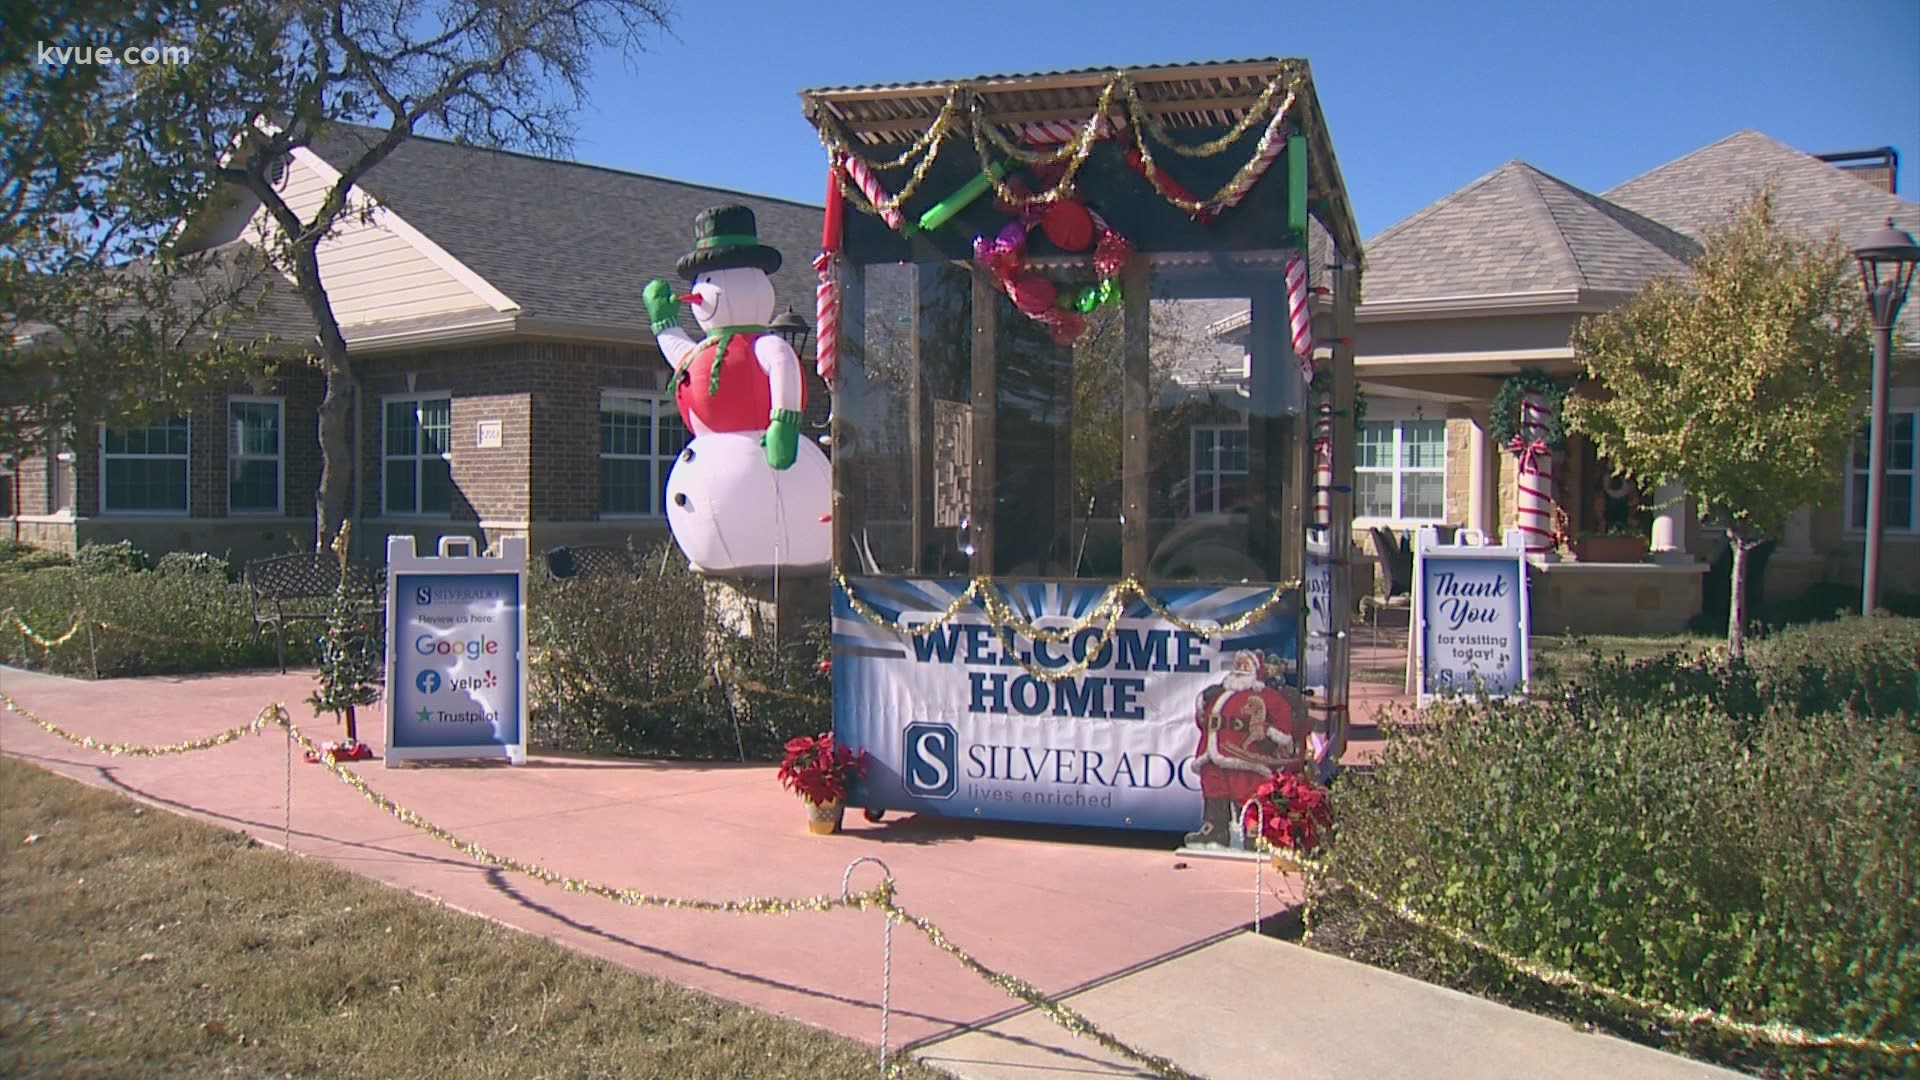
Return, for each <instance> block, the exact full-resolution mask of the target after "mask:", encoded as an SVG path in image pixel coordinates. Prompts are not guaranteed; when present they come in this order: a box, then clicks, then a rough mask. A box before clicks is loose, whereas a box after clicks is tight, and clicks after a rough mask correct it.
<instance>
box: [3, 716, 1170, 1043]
mask: <svg viewBox="0 0 1920 1080" xmlns="http://www.w3.org/2000/svg"><path fill="white" fill-rule="evenodd" d="M0 703H4V704H5V706H6V709H7V711H9V712H12V713H16V714H18V715H20V716H22V717H24V718H25V719H26V720H28V721H29V722H31V723H32V724H34V725H35V726H36V727H39V728H40V729H41V730H43V731H46V732H47V733H49V734H51V735H56V736H58V737H60V738H62V739H65V740H67V741H68V742H70V743H73V744H74V745H76V746H82V747H85V748H87V749H89V750H107V748H109V747H113V748H115V749H114V750H113V751H110V752H113V753H115V755H116V756H118V755H119V754H131V755H134V756H143V757H159V756H163V755H166V754H177V753H186V752H188V751H189V750H194V749H205V748H207V747H211V746H217V745H222V744H223V743H225V742H232V741H233V740H234V739H236V738H238V737H239V736H240V735H242V734H246V733H248V732H255V733H257V732H258V731H260V730H261V729H262V728H264V727H265V726H266V725H268V724H270V723H271V724H274V725H277V726H280V727H283V728H285V729H286V731H287V734H288V736H289V737H291V738H292V739H293V740H294V741H295V742H296V743H298V744H299V745H300V746H301V747H302V749H304V750H305V751H306V752H307V753H308V754H311V755H313V756H314V758H315V761H316V762H317V763H318V764H320V765H322V766H324V767H325V768H326V769H327V771H328V772H331V773H332V774H333V775H334V777H335V778H336V779H338V780H339V781H340V782H341V783H343V784H345V785H347V786H348V787H350V788H352V789H353V790H354V791H356V792H358V793H359V794H360V795H361V797H363V798H365V799H366V800H367V801H368V802H370V803H372V804H373V805H374V806H375V807H376V808H377V809H379V810H381V811H382V812H384V813H386V814H387V815H388V816H389V817H392V818H393V819H394V820H395V821H398V822H400V823H401V824H403V825H407V826H409V827H411V828H413V829H416V830H418V831H420V832H423V833H425V834H427V835H428V836H431V837H433V838H434V839H436V840H439V841H441V842H442V843H445V844H447V845H448V846H450V847H452V848H454V849H455V850H456V851H459V852H460V853H461V854H463V855H466V856H467V857H468V858H471V859H473V860H474V861H475V862H478V863H480V864H482V865H484V866H489V867H493V868H496V869H500V870H508V871H511V872H513V873H517V874H520V875H523V876H525V877H530V878H532V879H534V880H535V881H538V882H540V883H541V884H543V885H550V886H554V887H556V888H559V889H561V890H563V891H565V892H569V893H576V894H580V895H586V896H598V897H601V898H603V899H606V900H611V901H613V902H615V903H618V904H622V905H625V906H627V907H654V908H665V909H669V910H679V911H704V912H711V913H715V914H739V915H792V914H797V913H801V912H815V911H833V910H836V909H840V908H846V909H850V910H855V911H867V910H875V911H880V912H882V913H883V914H885V915H886V916H887V917H888V918H889V919H892V920H895V921H898V922H901V923H904V924H906V925H908V926H911V927H913V928H914V929H915V930H918V931H919V932H920V933H921V934H922V935H923V936H925V937H926V939H927V941H928V943H929V944H931V945H932V946H933V947H934V948H936V949H939V950H940V951H941V952H943V953H945V954H947V955H948V956H950V957H952V958H953V959H954V961H955V962H957V963H958V964H960V966H961V967H963V968H965V969H967V970H968V971H970V972H972V973H973V974H975V975H977V976H979V977H980V978H981V979H983V980H984V981H986V982H988V983H990V984H992V985H993V986H995V987H997V988H998V989H999V990H1001V991H1002V992H1003V993H1005V994H1007V995H1008V996H1009V997H1012V998H1014V999H1016V1000H1018V1001H1023V1002H1025V1003H1027V1004H1028V1005H1030V1006H1032V1007H1033V1008H1034V1009H1035V1010H1037V1011H1039V1012H1040V1013H1042V1014H1044V1015H1045V1016H1046V1017H1047V1018H1048V1019H1049V1020H1051V1021H1053V1022H1054V1023H1056V1024H1058V1025H1060V1027H1061V1028H1063V1029H1065V1030H1066V1031H1067V1032H1068V1033H1069V1034H1072V1035H1076V1036H1081V1037H1085V1038H1089V1039H1092V1040H1094V1041H1095V1042H1097V1043H1099V1044H1100V1045H1101V1046H1104V1047H1106V1048H1107V1049H1109V1050H1112V1051H1113V1052H1115V1053H1117V1054H1120V1055H1121V1056H1123V1057H1126V1058H1129V1059H1131V1060H1133V1061H1136V1062H1138V1063H1140V1064H1141V1065H1144V1066H1146V1067H1147V1068H1149V1069H1151V1070H1153V1072H1155V1073H1156V1074H1158V1075H1160V1076H1163V1077H1168V1078H1170V1080H1198V1078H1197V1077H1195V1076H1194V1074H1192V1073H1189V1072H1187V1071H1186V1070H1185V1069H1182V1068H1181V1067H1180V1066H1178V1065H1177V1064H1175V1063H1174V1062H1173V1061H1171V1060H1170V1059H1168V1058H1164V1057H1160V1056H1159V1055H1156V1054H1151V1053H1148V1052H1147V1051H1144V1050H1139V1049H1136V1048H1134V1047H1132V1046H1130V1045H1128V1044H1127V1043H1125V1042H1123V1041H1121V1040H1120V1039H1119V1038H1117V1037H1115V1036H1114V1035H1112V1034H1111V1033H1109V1032H1107V1031H1106V1030H1104V1029H1102V1028H1101V1027H1100V1026H1099V1025H1098V1024H1095V1023H1094V1022H1093V1021H1092V1020H1090V1019H1088V1018H1087V1017H1086V1016H1084V1015H1082V1014H1081V1013H1079V1012H1076V1011H1075V1010H1074V1009H1072V1008H1071V1007H1069V1006H1067V1005H1066V1004H1064V1003H1062V1002H1059V1001H1057V1000H1055V999H1053V998H1050V997H1048V996H1047V995H1045V994H1043V993H1041V992H1040V991H1039V990H1038V989H1036V988H1035V987H1034V986H1033V985H1032V984H1031V983H1028V982H1026V981H1025V980H1023V979H1020V978H1018V977H1016V976H1012V975H1008V974H1006V973H1004V972H1000V971H996V970H995V969H993V968H990V967H988V966H987V965H985V964H983V963H981V962H980V961H979V960H978V959H976V958H975V957H974V956H973V954H971V953H969V952H967V951H966V950H965V949H962V948H961V947H960V946H958V945H956V944H954V943H953V941H952V940H951V939H949V938H948V937H947V935H946V932H945V931H944V930H942V929H941V928H940V927H939V926H938V925H936V924H935V923H934V922H933V921H932V920H930V919H927V918H926V917H924V916H921V915H916V914H914V913H913V912H911V911H908V910H907V909H906V908H903V907H901V906H900V904H899V903H898V901H896V900H895V899H894V881H893V878H892V876H891V875H889V876H888V877H887V878H885V879H884V880H882V881H881V882H880V883H879V884H878V885H875V886H874V887H873V888H871V889H867V890H865V891H863V892H858V893H848V892H843V893H842V894H841V895H839V896H830V895H824V894H823V895H816V896H807V897H757V896H749V897H746V898H744V899H739V900H706V899H700V898H690V897H677V896H661V895H658V894H654V893H647V892H642V891H640V890H638V889H623V888H619V887H617V886H613V885H607V884H603V883H600V882H596V881H590V880H587V879H584V878H570V877H567V876H566V875H564V874H561V873H559V872H557V871H554V870H551V869H548V868H547V867H544V866H541V865H539V864H538V863H529V862H524V861H522V860H519V859H516V858H513V857H512V856H509V855H501V854H498V853H496V852H494V851H491V850H489V849H488V848H486V847H484V846H482V845H480V844H479V843H477V842H475V841H470V840H462V839H460V837H458V836H456V835H454V834H453V833H451V832H449V831H447V830H446V829H443V828H441V827H440V826H438V825H435V824H434V823H433V822H431V821H428V820H427V819H425V818H423V817H421V816H420V815H419V814H417V813H415V812H414V811H412V810H410V809H408V808H407V807H405V806H402V805H400V804H399V803H397V802H395V801H394V800H392V799H391V798H388V797H387V796H385V795H382V794H381V793H380V792H378V791H375V790H374V789H373V787H372V786H371V785H369V784H368V783H367V782H366V781H365V780H363V779H361V777H360V776H359V774H357V773H355V772H353V771H352V770H350V769H348V768H347V767H346V766H344V765H342V764H340V763H339V762H337V761H334V760H333V759H332V758H331V757H329V756H327V755H326V754H325V753H323V752H322V751H321V748H320V747H319V746H317V745H315V744H314V742H313V740H312V739H310V738H308V737H307V735H306V734H305V733H304V732H302V731H301V730H300V729H299V727H298V726H296V725H295V724H294V723H293V719H292V717H291V716H290V715H289V714H288V712H287V708H286V706H285V705H282V704H279V703H275V704H272V705H268V706H265V707H264V708H262V709H261V710H260V712H259V714H258V715H257V716H256V717H255V718H254V719H253V720H252V721H251V722H249V723H246V724H242V725H239V726H238V727H235V728H229V729H228V730H227V731H225V732H221V733H220V734H218V735H214V736H209V737H208V738H206V739H195V740H189V741H188V742H185V743H174V744H169V745H165V746H146V747H141V746H133V745H131V744H126V743H102V742H99V741H98V740H96V739H94V738H92V737H91V736H81V735H77V734H75V733H73V732H70V731H67V730H66V729H65V728H62V727H60V726H59V725H57V724H54V723H52V722H50V721H48V720H46V719H45V718H43V717H41V716H39V715H38V714H36V713H34V712H33V711H32V710H30V709H27V708H26V707H25V706H23V705H21V704H20V703H19V702H17V701H15V700H14V699H13V697H12V696H11V695H9V694H7V693H6V692H4V691H0ZM216 740H217V741H216Z"/></svg>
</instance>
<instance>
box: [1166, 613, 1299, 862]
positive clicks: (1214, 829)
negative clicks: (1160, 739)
mask: <svg viewBox="0 0 1920 1080" xmlns="http://www.w3.org/2000/svg"><path fill="white" fill-rule="evenodd" d="M1267 670H1268V669H1267V666H1266V664H1265V662H1264V657H1262V656H1261V654H1260V653H1258V652H1255V651H1242V652H1237V653H1235V654H1234V656H1233V667H1232V669H1231V670H1230V671H1229V672H1228V673H1227V675H1226V677H1225V678H1224V679H1222V680H1221V681H1220V683H1219V684H1218V685H1215V686H1209V687H1208V688H1207V689H1206V690H1205V691H1203V692H1202V693H1201V694H1200V700H1199V702H1198V703H1197V706H1196V708H1195V709H1194V722H1195V723H1196V724H1198V725H1199V728H1200V741H1199V744H1198V745H1197V746H1196V747H1195V748H1194V751H1193V771H1194V774H1195V775H1197V776H1198V777H1199V778H1200V797H1201V799H1202V804H1203V816H1202V819H1201V825H1200V828H1199V830H1198V831H1195V832H1190V833H1188V834H1187V843H1188V844H1189V845H1200V844H1205V845H1211V846H1218V847H1225V846H1227V845H1229V844H1231V843H1232V837H1233V823H1234V822H1235V821H1236V820H1238V816H1239V813H1240V808H1241V807H1242V806H1244V805H1246V803H1247V800H1249V799H1251V798H1253V795H1254V791H1255V789H1257V788H1258V787H1259V786H1260V785H1261V784H1262V783H1264V782H1266V780H1267V778H1268V777H1270V776H1272V775H1273V774H1274V773H1275V772H1277V771H1279V770H1281V769H1297V768H1299V767H1300V765H1301V762H1302V760H1303V759H1304V757H1305V751H1306V747H1307V737H1308V735H1309V734H1311V730H1310V729H1311V723H1312V721H1311V719H1310V718H1309V717H1308V716H1307V711H1306V709H1305V708H1304V707H1303V703H1302V702H1301V700H1300V697H1299V693H1298V691H1296V690H1294V689H1293V688H1292V687H1288V686H1284V685H1282V686H1273V685H1269V683H1268V682H1267V680H1266V678H1265V676H1266V674H1267Z"/></svg>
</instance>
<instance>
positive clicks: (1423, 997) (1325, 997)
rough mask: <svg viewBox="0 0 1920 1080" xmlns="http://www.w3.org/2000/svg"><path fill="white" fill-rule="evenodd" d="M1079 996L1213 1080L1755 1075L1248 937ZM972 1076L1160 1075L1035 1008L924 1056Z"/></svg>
mask: <svg viewBox="0 0 1920 1080" xmlns="http://www.w3.org/2000/svg"><path fill="white" fill-rule="evenodd" d="M1067 1004H1068V1005H1070V1006H1072V1007H1073V1008H1074V1009H1075V1010H1077V1011H1078V1012H1080V1013H1082V1014H1084V1015H1085V1016H1086V1017H1087V1018H1088V1019H1089V1020H1092V1021H1093V1022H1094V1023H1096V1024H1099V1025H1101V1026H1102V1027H1103V1028H1105V1029H1106V1030H1108V1031H1116V1032H1118V1031H1126V1032H1137V1033H1139V1035H1138V1041H1137V1042H1136V1043H1135V1045H1136V1046H1137V1047H1138V1048H1140V1049H1143V1050H1147V1051H1149V1052H1151V1053H1156V1054H1160V1055H1162V1056H1165V1057H1168V1058H1171V1059H1172V1060H1174V1061H1176V1062H1178V1063H1179V1064H1180V1065H1181V1067H1183V1068H1186V1069H1189V1070H1192V1071H1194V1072H1197V1073H1200V1074H1202V1075H1205V1076H1209V1077H1212V1078H1213V1080H1269V1078H1271V1077H1286V1078H1288V1080H1323V1078H1324V1080H1336V1078H1354V1077H1367V1078H1371V1077H1399V1076H1418V1077H1447V1078H1450V1080H1595V1078H1599V1077H1634V1078H1643V1080H1731V1078H1734V1077H1738V1076H1740V1075H1741V1074H1739V1073H1734V1072H1729V1071H1727V1070H1725V1069H1721V1068H1718V1067H1716V1066H1712V1065H1705V1064H1701V1063H1700V1062H1696V1061H1689V1060H1687V1059H1685V1058H1681V1057H1675V1056H1673V1055H1671V1054H1663V1053H1661V1052H1660V1051H1658V1050H1652V1049H1649V1048H1647V1047H1644V1046H1640V1045H1638V1044H1636V1043H1631V1042H1627V1041H1625V1040H1623V1039H1616V1038H1613V1037H1611V1036H1607V1035H1590V1034H1585V1033H1582V1032H1580V1031H1578V1030H1576V1029H1574V1028H1572V1027H1570V1026H1568V1025H1566V1024H1564V1023H1561V1022H1559V1021H1556V1020H1550V1019H1548V1018H1546V1017H1543V1016H1534V1015H1532V1014H1531V1013H1524V1012H1519V1011H1516V1010H1514V1009H1509V1008H1507V1007H1506V1006H1504V1005H1496V1004H1494V1003H1493V1002H1490V1001H1483V1000H1481V999H1479V998H1476V997H1471V996H1469V995H1466V994H1462V993H1458V992H1456V991H1453V990H1447V989H1444V988H1441V987H1438V986H1431V985H1429V984H1427V983H1423V982H1417V981H1415V980H1413V979H1408V978H1405V977H1403V976H1400V975H1395V974H1393V973H1392V972H1388V971H1382V970H1380V969H1378V968H1371V967H1367V966H1366V965H1364V964H1357V963H1354V962H1353V961H1351V960H1343V959H1341V958H1339V957H1336V956H1329V955H1327V954H1325V953H1319V952H1315V951H1313V950H1312V949H1306V948H1302V947H1300V946H1298V945H1291V944H1288V943H1286V942H1283V941H1280V940H1278V939H1276V938H1269V937H1259V936H1256V935H1254V934H1236V935H1234V936H1232V937H1230V938H1226V939H1224V940H1221V941H1218V942H1215V943H1213V944H1210V945H1207V946H1205V947H1202V948H1200V949H1196V950H1194V951H1192V952H1189V953H1186V954H1183V955H1181V956H1177V957H1173V958H1171V959H1168V960H1166V961H1163V962H1161V963H1159V964H1156V965H1154V966H1152V967H1149V968H1147V969H1145V970H1143V971H1139V972H1136V973H1133V974H1131V975H1127V976H1125V977H1122V978H1119V979H1116V980H1113V981H1112V982H1108V983H1104V984H1102V985H1100V986H1096V987H1093V988H1092V989H1089V990H1086V991H1084V992H1082V993H1079V994H1075V995H1073V996H1072V997H1070V998H1068V999H1067ZM915 1056H916V1057H918V1058H919V1059H920V1060H921V1061H923V1062H925V1063H926V1064H928V1065H932V1066H933V1067H935V1068H938V1069H942V1070H945V1071H947V1072H950V1073H952V1074H954V1075H955V1076H958V1077H962V1078H963V1080H1016V1078H1023V1077H1034V1076H1052V1075H1069V1074H1070V1075H1073V1076H1089V1077H1095V1076H1116V1077H1140V1076H1151V1075H1152V1074H1151V1073H1149V1072H1146V1071H1145V1070H1142V1069H1141V1068H1139V1067H1138V1066H1135V1065H1133V1064H1132V1063H1130V1062H1128V1061H1126V1060H1125V1059H1124V1058H1120V1057H1118V1056H1116V1055H1113V1054H1111V1053H1109V1052H1107V1051H1106V1050H1104V1049H1102V1048H1101V1047H1099V1046H1097V1045H1095V1044H1093V1043H1091V1042H1089V1041H1088V1040H1086V1039H1075V1038H1074V1037H1072V1036H1071V1035H1068V1034H1067V1033H1066V1032H1064V1031H1062V1030H1061V1029H1060V1027H1059V1026H1058V1025H1056V1024H1054V1023H1053V1022H1052V1021H1050V1020H1048V1019H1047V1018H1046V1017H1044V1016H1041V1015H1039V1014H1038V1013H1034V1012H1023V1013H1020V1014H1019V1015H1017V1016H1013V1017H1009V1018H1007V1019H1005V1020H1002V1021H1000V1022H998V1023H995V1024H991V1025H988V1026H986V1027H984V1028H982V1029H980V1030H977V1031H971V1032H966V1033H964V1034H960V1035H956V1036H953V1037H952V1038H947V1039H942V1040H939V1041H937V1042H932V1043H929V1044H927V1045H925V1046H922V1047H921V1048H920V1049H919V1050H918V1051H917V1052H916V1054H915Z"/></svg>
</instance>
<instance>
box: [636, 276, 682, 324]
mask: <svg viewBox="0 0 1920 1080" xmlns="http://www.w3.org/2000/svg"><path fill="white" fill-rule="evenodd" d="M640 300H641V302H643V303H645V304H646V305H647V319H648V320H649V321H650V322H651V323H652V324H653V332H654V333H656V334H658V333H659V332H660V331H662V330H667V329H670V328H672V327H675V326H678V325H680V300H679V297H678V295H677V294H676V293H675V292H674V290H673V283H672V282H670V281H667V280H666V279H664V278H654V279H653V280H652V281H649V282H647V287H646V288H645V289H643V290H641V292H640Z"/></svg>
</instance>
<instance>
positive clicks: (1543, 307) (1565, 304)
mask: <svg viewBox="0 0 1920 1080" xmlns="http://www.w3.org/2000/svg"><path fill="white" fill-rule="evenodd" d="M1631 295H1633V294H1631V293H1625V292H1619V291H1617V290H1612V289H1556V290H1553V291H1551V292H1528V293H1488V294H1482V295H1477V296H1419V297H1409V298H1408V299H1405V300H1379V301H1374V302H1372V303H1362V304H1360V305H1359V307H1358V308H1356V309H1355V311H1354V318H1355V320H1356V321H1358V322H1402V321H1407V320H1411V319H1461V318H1480V317H1484V316H1489V315H1550V314H1554V313H1557V312H1582V311H1606V310H1609V309H1611V308H1612V307H1614V306H1615V305H1617V304H1619V303H1621V302H1623V301H1624V300H1626V299H1627V298H1628V297H1629V296H1631Z"/></svg>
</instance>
